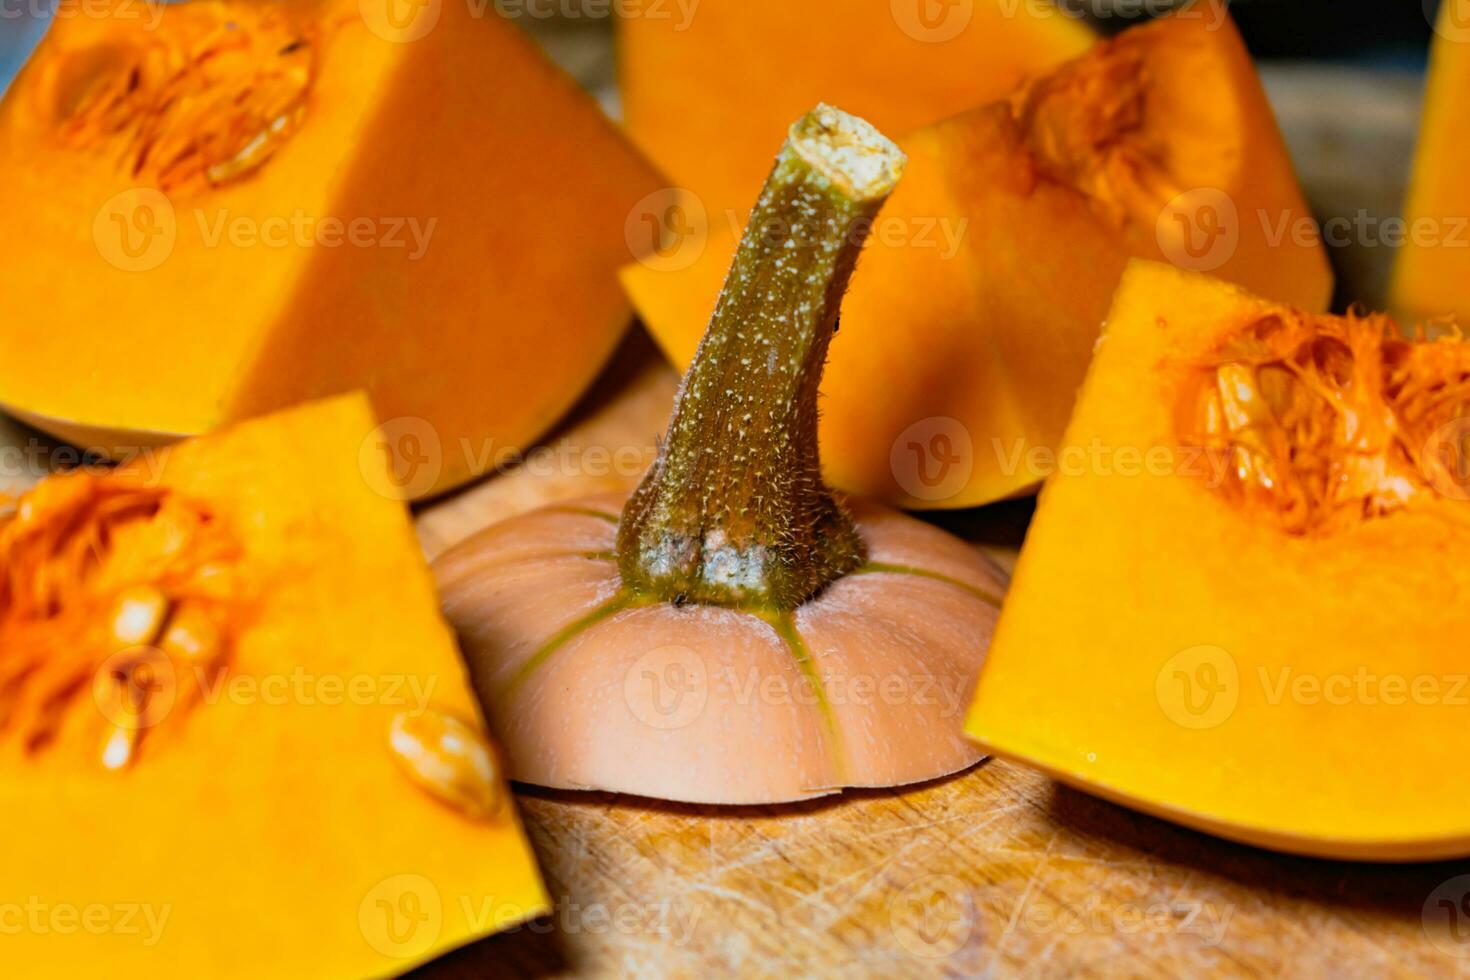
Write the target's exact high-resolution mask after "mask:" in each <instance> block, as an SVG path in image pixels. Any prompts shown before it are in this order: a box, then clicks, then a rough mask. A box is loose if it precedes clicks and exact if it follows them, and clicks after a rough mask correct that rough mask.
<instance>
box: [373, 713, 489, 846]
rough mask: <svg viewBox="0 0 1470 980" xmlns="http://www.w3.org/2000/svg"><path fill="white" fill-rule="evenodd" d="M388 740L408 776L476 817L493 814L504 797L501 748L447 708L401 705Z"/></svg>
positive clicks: (445, 801)
mask: <svg viewBox="0 0 1470 980" xmlns="http://www.w3.org/2000/svg"><path fill="white" fill-rule="evenodd" d="M388 746H389V749H390V750H391V751H392V753H393V758H394V759H396V760H397V761H398V764H399V765H400V766H401V767H402V768H403V771H404V772H405V773H406V774H407V775H408V778H409V779H411V780H413V782H414V783H415V784H417V785H418V786H419V788H421V789H423V790H425V791H426V792H428V794H429V795H430V796H433V797H434V798H435V799H437V800H439V801H440V802H442V803H446V804H448V805H449V806H452V807H454V808H455V809H457V810H459V811H460V812H462V813H464V814H465V815H466V816H468V817H469V818H471V819H472V820H489V819H491V818H493V817H494V816H495V815H496V814H497V813H498V812H499V811H500V809H501V807H502V805H503V803H504V800H503V796H502V791H501V788H500V787H501V783H500V767H499V765H498V764H497V762H496V758H495V750H494V749H493V748H491V746H490V743H489V742H488V741H487V740H486V739H485V737H484V736H483V735H481V734H480V732H479V731H477V730H476V729H474V728H472V727H471V726H469V725H466V724H465V723H464V722H462V721H460V720H459V719H458V718H455V717H453V716H451V715H447V714H445V713H443V712H442V711H435V710H433V709H430V710H428V711H425V712H423V713H422V714H418V715H414V714H410V713H409V712H407V711H400V712H398V713H397V714H395V715H394V716H393V720H392V722H391V723H390V724H389V728H388Z"/></svg>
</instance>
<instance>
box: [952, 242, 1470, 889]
mask: <svg viewBox="0 0 1470 980" xmlns="http://www.w3.org/2000/svg"><path fill="white" fill-rule="evenodd" d="M1467 437H1470V343H1467V342H1466V341H1465V340H1464V339H1462V338H1461V337H1460V336H1459V335H1458V334H1455V333H1450V334H1448V335H1445V336H1439V337H1436V336H1434V335H1433V334H1432V333H1430V332H1426V331H1413V330H1405V329H1403V328H1401V327H1400V326H1399V325H1397V324H1395V323H1394V322H1393V321H1391V320H1390V319H1389V318H1387V317H1386V316H1369V315H1354V316H1346V317H1338V316H1328V315H1315V314H1310V313H1306V312H1303V311H1301V310H1298V309H1294V308H1292V307H1289V306H1285V305H1283V304H1280V303H1277V302H1273V301H1270V300H1264V299H1259V298H1257V297H1254V296H1251V295H1250V294H1248V293H1246V292H1245V291H1243V290H1241V289H1239V288H1238V287H1235V286H1231V285H1228V284H1226V283H1223V282H1219V281H1217V280H1212V279H1209V278H1207V277H1204V276H1200V275H1196V274H1189V273H1182V272H1179V271H1177V270H1174V269H1172V268H1170V267H1167V266H1163V265H1159V264H1155V263H1146V262H1139V263H1136V264H1134V265H1133V266H1132V267H1131V268H1130V269H1129V271H1128V273H1127V274H1126V275H1125V277H1124V280H1123V284H1122V286H1121V287H1120V289H1119V291H1118V295H1117V298H1116V300H1115V301H1114V304H1113V310H1112V312H1111V314H1110V315H1109V317H1108V321H1107V324H1106V326H1105V328H1104V332H1103V338H1102V341H1101V343H1100V345H1099V348H1098V354H1097V358H1096V359H1095V360H1094V362H1093V365H1092V370H1091V372H1090V373H1089V375H1088V378H1087V383H1086V385H1085V386H1084V388H1083V391H1082V395H1081V398H1080V400H1079V403H1078V406H1077V414H1076V416H1075V417H1074V418H1073V420H1072V424H1071V428H1070V430H1069V432H1068V435H1067V438H1066V440H1065V443H1064V448H1063V453H1064V454H1067V457H1068V458H1070V460H1071V461H1070V462H1069V463H1068V464H1067V465H1066V466H1065V467H1064V469H1063V470H1062V472H1060V473H1059V474H1058V475H1057V477H1055V478H1054V479H1053V480H1052V482H1050V483H1049V484H1048V485H1047V487H1046V489H1045V490H1044V491H1043V492H1042V496H1041V503H1040V507H1039V510H1038V511H1037V514H1036V518H1035V521H1034V523H1033V524H1032V527H1031V530H1030V533H1029V535H1028V537H1027V540H1026V546H1025V549H1024V550H1023V552H1022V554H1021V558H1020V562H1019V564H1018V566H1017V568H1016V573H1015V580H1014V584H1013V586H1012V589H1011V593H1010V597H1009V599H1008V601H1007V605H1006V609H1005V611H1004V613H1003V614H1002V616H1001V620H1000V624H999V626H998V627H997V631H996V636H995V643H994V646H993V648H992V650H991V653H990V657H989V659H988V661H987V663H986V667H985V669H984V671H983V672H982V674H981V677H980V682H979V686H978V690H977V693H976V696H975V701H974V705H973V707H972V709H971V713H970V718H969V723H968V730H969V732H970V733H971V734H972V735H974V736H975V737H976V738H977V739H979V740H980V743H981V744H982V745H983V746H984V747H986V748H988V749H991V750H993V751H995V752H997V753H999V754H1002V755H1006V756H1011V757H1014V758H1016V759H1019V760H1022V761H1025V762H1028V763H1031V764H1034V765H1037V766H1040V767H1041V768H1043V769H1045V770H1047V771H1049V772H1051V773H1052V774H1054V775H1055V776H1056V777H1057V778H1059V779H1062V780H1064V781H1066V782H1068V783H1072V784H1073V785H1076V786H1079V787H1081V788H1083V789H1086V790H1089V791H1091V792H1095V793H1097V794H1099V795H1101V796H1104V797H1107V798H1109V799H1113V800H1117V801H1120V802H1123V803H1127V804H1129V805H1132V806H1136V807H1139V808H1140V809H1143V810H1146V811H1148V812H1150V813H1154V814H1158V815H1160V816H1164V817H1167V818H1170V819H1173V820H1177V821H1179V822H1181V823H1184V824H1188V825H1189V826H1192V827H1197V828H1200V829H1202V830H1206V831H1209V832H1211V833H1216V834H1220V835H1222V836H1225V837H1229V838H1233V839H1236V840H1242V841H1247V842H1249V843H1253V844H1258V845H1261V846H1264V847H1272V848H1278V849H1281V850H1286V851H1293V852H1298V853H1303V854H1311V855H1317V856H1323V857H1334V858H1354V859H1384V860H1398V859H1419V858H1442V857H1452V856H1462V855H1465V854H1470V813H1467V811H1466V809H1465V806H1464V791H1463V783H1462V781H1461V780H1459V779H1458V778H1457V776H1456V773H1457V772H1458V770H1459V766H1460V764H1461V756H1462V752H1461V749H1460V746H1459V745H1458V742H1457V740H1456V738H1455V736H1456V733H1457V732H1458V731H1459V730H1460V727H1461V724H1462V721H1463V719H1464V715H1465V711H1466V703H1467V698H1470V684H1467V676H1470V672H1467V668H1466V661H1465V655H1464V637H1465V636H1466V635H1467V633H1470V613H1467V611H1466V606H1465V602H1464V596H1465V595H1466V592H1467V590H1470V570H1467V566H1466V563H1465V561H1464V559H1463V556H1464V555H1465V554H1466V552H1467V549H1470V479H1467V473H1470V468H1467V466H1466V455H1465V450H1466V446H1467V445H1470V438H1467Z"/></svg>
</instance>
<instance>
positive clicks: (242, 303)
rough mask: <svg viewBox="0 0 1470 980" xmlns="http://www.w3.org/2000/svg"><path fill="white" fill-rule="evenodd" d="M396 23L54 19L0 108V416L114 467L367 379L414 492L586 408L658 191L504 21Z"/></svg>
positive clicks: (460, 474) (175, 16)
mask: <svg viewBox="0 0 1470 980" xmlns="http://www.w3.org/2000/svg"><path fill="white" fill-rule="evenodd" d="M382 7H383V4H377V5H376V6H374V5H372V4H362V5H361V7H360V6H359V4H358V3H357V2H355V0H320V2H311V3H300V4H297V3H292V4H279V3H245V2H241V3H231V2H213V0H199V2H192V3H186V4H181V5H168V6H162V7H157V8H155V9H153V10H152V11H151V15H150V16H149V17H139V16H138V11H137V9H136V5H134V4H132V3H129V2H128V0H103V2H101V3H99V4H96V5H94V7H93V8H90V9H89V14H88V16H86V17H67V18H61V19H58V21H57V23H56V24H55V25H54V26H53V28H52V30H51V33H50V35H49V36H48V37H47V38H46V40H45V41H44V43H43V44H42V45H41V46H40V48H39V49H38V50H37V52H36V54H35V55H34V57H33V58H32V60H31V62H30V64H29V65H28V66H27V67H26V69H25V71H24V72H23V73H22V74H21V76H20V77H19V78H18V79H17V80H16V82H15V84H14V85H13V86H12V87H11V89H10V91H9V93H8V95H7V96H6V98H5V101H4V103H3V105H0V177H3V179H0V211H3V212H4V213H5V214H6V216H7V217H6V221H7V230H8V233H9V234H10V236H11V237H12V239H13V240H14V241H18V242H25V243H26V247H25V248H23V249H17V250H15V251H14V254H12V255H11V256H10V257H9V258H8V260H7V263H8V273H7V277H6V296H7V303H6V305H7V313H6V316H5V321H4V324H3V326H0V346H3V349H4V351H5V357H4V359H3V362H0V402H3V403H4V404H5V405H6V406H8V407H9V408H10V409H11V410H13V411H14V412H15V414H17V415H19V416H21V417H23V418H24V419H26V420H27V421H30V422H33V423H34V424H36V425H37V426H39V427H40V428H43V429H45V430H47V431H49V432H52V433H55V434H57V435H60V436H62V437H64V438H67V439H70V440H72V441H75V442H80V443H82V444H85V445H88V446H98V447H102V448H116V447H126V446H135V445H137V444H139V443H140V442H143V443H145V444H146V443H156V442H162V441H166V440H168V439H170V438H172V437H176V436H179V435H185V434H195V433H200V432H205V431H208V430H211V429H213V428H215V427H217V426H219V425H221V424H222V423H225V422H228V421H232V420H236V419H240V418H246V417H250V416H253V415H257V414H260V413H262V412H265V411H269V410H273V409H276V408H281V407H284V406H286V405H290V404H294V403H296V402H298V401H301V400H303V399H306V398H313V397H321V396H327V395H333V394H337V393H340V392H343V391H347V390H351V389H356V388H364V389H367V390H368V391H369V392H370V394H371V396H372V398H373V401H374V404H375V405H376V406H377V408H378V409H379V411H380V412H381V413H382V417H383V418H385V419H398V418H402V419H404V421H403V423H402V424H401V425H400V426H399V427H398V428H396V429H394V430H393V432H394V433H395V434H398V435H400V437H401V438H400V440H398V441H402V442H403V443H404V444H403V445H402V446H401V447H397V448H400V449H401V450H402V456H403V458H401V459H399V460H398V464H399V469H400V473H399V477H400V482H402V483H403V492H404V495H405V496H413V497H421V496H425V495H428V494H432V493H434V492H436V491H440V490H443V489H446V488H448V487H451V486H453V485H455V484H457V483H461V482H463V481H465V480H466V479H468V478H470V477H471V476H473V475H475V474H476V472H477V470H478V469H480V468H483V466H484V462H483V461H484V460H485V459H486V458H493V457H494V456H495V454H497V453H499V452H501V451H502V450H503V449H505V448H506V447H516V446H520V445H524V444H525V443H527V442H528V441H530V440H532V439H534V438H535V437H537V436H538V435H539V434H541V433H542V432H543V431H544V430H545V429H546V428H547V427H549V426H550V425H551V424H552V423H553V422H554V421H555V420H556V418H557V417H558V416H559V415H561V414H562V412H563V411H564V410H565V409H567V408H568V407H569V405H570V404H571V403H572V402H573V401H574V400H575V399H576V398H577V396H578V394H579V393H580V391H581V390H582V389H583V387H584V386H585V385H586V384H587V383H588V382H589V381H590V380H591V378H592V377H593V376H594V375H595V374H596V372H597V371H598V370H599V368H600V366H601V365H602V364H603V362H604V360H605V359H606V357H607V355H608V354H609V353H610V352H611V351H612V349H613V348H614V346H615V345H616V343H617V341H618V338H619V337H620V336H621V334H622V333H623V331H624V328H625V327H626V325H627V323H628V321H629V315H628V309H627V303H626V299H625V298H624V297H623V296H622V293H621V290H620V289H619V288H618V284H617V281H616V273H617V269H618V267H619V266H620V265H622V264H623V263H625V262H627V261H629V260H630V258H631V257H633V254H634V253H632V252H630V249H629V246H628V244H627V241H626V239H625V235H624V230H623V229H624V223H625V218H626V216H627V214H628V212H629V211H630V209H632V208H633V206H634V204H635V203H636V202H637V201H638V200H639V198H640V197H642V196H644V195H645V194H647V193H649V192H650V191H652V190H654V189H655V188H657V187H658V186H660V184H661V181H660V179H659V178H658V177H657V176H656V175H655V174H654V172H653V171H652V170H651V169H650V168H649V167H648V166H647V165H646V164H645V163H644V162H643V161H642V159H641V158H640V157H639V156H638V155H637V154H636V152H635V151H633V150H632V149H631V148H630V146H629V145H628V144H626V143H625V142H624V141H623V139H622V137H621V136H620V135H619V134H618V133H617V132H616V130H615V129H614V128H613V127H612V126H611V125H610V124H609V123H608V122H607V121H606V120H605V119H604V118H603V117H602V116H601V114H600V113H599V111H598V109H597V108H596V106H595V105H594V103H593V102H592V101H591V99H590V98H588V97H587V96H586V95H585V94H584V93H582V92H581V91H579V90H578V89H577V87H576V85H575V83H574V82H573V81H572V80H571V79H569V78H567V77H565V76H564V75H563V74H561V73H560V72H559V71H558V70H557V69H555V68H554V67H552V65H551V64H550V63H549V62H548V61H547V60H546V59H545V58H543V57H542V55H541V54H540V53H539V52H538V51H537V50H536V49H535V48H534V46H533V45H532V44H531V42H530V41H529V40H527V39H526V38H525V37H524V36H523V35H522V33H521V32H520V30H519V29H518V28H516V27H515V26H514V25H512V24H510V23H508V22H506V21H504V20H502V19H501V18H500V17H499V16H496V15H495V13H494V11H493V10H492V11H490V15H489V16H485V17H477V16H474V15H473V13H472V12H471V11H470V10H469V9H468V8H467V7H466V5H465V4H460V3H445V4H438V3H435V4H424V5H418V6H413V5H408V4H394V3H388V4H387V7H388V9H389V10H390V11H392V10H397V8H399V7H402V8H404V9H405V10H409V11H410V12H413V11H417V13H416V14H415V18H418V19H410V20H408V21H403V22H402V23H401V24H400V23H398V22H397V21H393V22H391V23H390V22H388V21H383V22H381V23H380V22H379V21H378V20H376V19H374V18H372V17H368V16H367V14H368V13H369V12H372V11H376V10H381V9H382ZM399 12H400V13H401V12H402V11H399ZM155 18H156V24H155V23H154V20H155ZM419 19H422V20H423V23H422V26H423V27H424V28H425V29H424V30H422V31H420V29H419V27H420V20H419ZM431 19H432V23H430V20H431ZM395 24H396V25H397V26H394V25H395ZM429 28H431V29H429ZM420 35H421V36H420ZM400 429H401V430H402V432H401V433H400V432H399V430H400ZM409 436H412V438H411V439H409V438H408V437H409ZM492 449H493V452H492V451H491V450H492ZM416 463H426V465H414V464H416Z"/></svg>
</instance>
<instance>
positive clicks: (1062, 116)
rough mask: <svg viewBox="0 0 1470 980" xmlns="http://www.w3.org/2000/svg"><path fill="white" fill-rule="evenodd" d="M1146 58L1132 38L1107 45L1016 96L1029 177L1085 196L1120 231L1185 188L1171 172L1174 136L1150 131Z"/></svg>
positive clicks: (1153, 213) (1016, 116)
mask: <svg viewBox="0 0 1470 980" xmlns="http://www.w3.org/2000/svg"><path fill="white" fill-rule="evenodd" d="M1145 54H1146V49H1145V48H1144V47H1143V46H1141V45H1139V44H1137V43H1136V42H1135V41H1134V40H1133V39H1132V38H1130V37H1128V36H1126V35H1125V36H1124V37H1122V38H1119V39H1117V40H1113V41H1105V42H1102V43H1101V44H1099V45H1098V46H1097V47H1095V48H1094V49H1093V50H1092V51H1091V52H1089V53H1088V54H1086V55H1084V56H1083V57H1081V58H1079V59H1077V60H1076V61H1073V62H1070V63H1068V64H1066V65H1064V66H1062V67H1061V68H1059V69H1058V70H1057V71H1055V72H1053V73H1051V74H1048V75H1041V76H1038V77H1036V78H1034V79H1032V80H1031V81H1030V82H1029V83H1027V84H1026V85H1024V86H1022V87H1021V88H1020V89H1018V90H1017V91H1016V92H1015V93H1014V94H1013V95H1012V96H1011V102H1010V108H1011V118H1012V120H1013V122H1014V124H1015V125H1016V127H1017V129H1018V132H1019V134H1020V139H1021V141H1022V144H1023V145H1024V146H1025V148H1026V150H1027V151H1028V159H1029V162H1030V164H1031V166H1032V167H1033V168H1034V173H1032V174H1029V175H1028V176H1031V177H1033V178H1039V179H1043V180H1049V181H1052V182H1054V183H1060V184H1063V185H1065V186H1068V187H1071V188H1073V189H1075V190H1077V191H1079V192H1081V193H1082V194H1083V195H1085V196H1086V198H1087V200H1088V203H1089V205H1090V206H1091V207H1092V209H1093V210H1094V211H1095V212H1096V213H1097V214H1098V215H1099V216H1100V217H1102V218H1104V219H1105V220H1107V221H1108V222H1109V223H1110V224H1111V225H1113V226H1114V227H1122V226H1123V225H1125V224H1127V223H1128V222H1129V221H1130V220H1143V219H1146V220H1147V221H1152V220H1153V219H1154V217H1155V216H1156V215H1157V214H1158V212H1159V210H1160V208H1161V207H1162V206H1163V205H1165V204H1166V203H1167V202H1168V201H1170V200H1172V199H1173V198H1174V197H1175V196H1177V195H1178V194H1179V193H1180V192H1181V191H1182V190H1183V189H1184V188H1182V187H1181V186H1179V185H1178V182H1177V180H1176V179H1175V178H1173V177H1172V175H1171V174H1170V173H1169V168H1168V165H1167V164H1168V144H1167V143H1166V142H1165V139H1164V137H1166V136H1168V135H1169V134H1167V133H1157V132H1155V130H1156V129H1157V128H1158V127H1157V126H1150V125H1149V116H1148V99H1147V95H1148V87H1149V78H1148V73H1147V70H1146V60H1145Z"/></svg>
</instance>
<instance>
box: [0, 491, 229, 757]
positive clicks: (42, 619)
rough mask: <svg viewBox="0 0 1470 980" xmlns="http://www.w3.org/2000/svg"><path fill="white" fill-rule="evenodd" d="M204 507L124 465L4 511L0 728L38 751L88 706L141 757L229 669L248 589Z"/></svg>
mask: <svg viewBox="0 0 1470 980" xmlns="http://www.w3.org/2000/svg"><path fill="white" fill-rule="evenodd" d="M240 557H241V549H240V546H239V543H238V541H237V539H236V537H235V535H234V534H232V533H231V532H230V530H229V529H228V528H227V527H226V526H225V522H224V521H222V520H221V519H220V518H219V517H218V515H216V514H215V513H214V512H213V511H212V510H211V509H210V508H209V507H208V506H207V505H205V504H203V503H201V502H198V501H195V500H192V499H190V498H187V497H185V496H183V495H181V494H179V493H177V492H175V491H172V490H169V489H166V488H161V487H156V486H149V485H145V484H144V483H143V482H142V481H141V480H140V479H139V478H135V477H133V476H131V475H127V474H125V473H122V472H114V473H108V474H105V475H93V474H89V473H82V472H77V473H70V474H63V475H58V476H54V477H51V478H49V479H47V480H44V481H42V482H41V483H40V484H38V485H37V486H36V487H35V488H34V489H33V490H31V491H30V492H29V493H27V494H26V495H25V496H24V497H22V498H21V499H20V501H19V502H18V504H17V506H16V507H15V509H14V510H13V512H12V513H10V514H9V515H8V516H4V517H0V739H3V738H6V737H14V738H17V739H19V740H20V742H21V744H22V745H23V747H24V749H25V751H26V752H27V753H28V754H36V753H39V752H40V751H42V750H43V749H44V748H45V747H46V746H48V745H50V744H51V743H53V742H54V741H56V739H57V738H58V737H59V736H60V735H61V733H62V729H63V725H64V723H65V722H66V721H67V718H68V717H69V716H70V715H71V714H73V713H74V712H75V709H76V708H77V707H78V706H87V707H90V708H91V709H92V710H91V711H90V712H88V713H87V716H86V718H85V719H83V723H84V724H85V725H86V727H87V728H89V729H90V730H93V731H94V732H96V733H97V734H96V737H97V738H98V739H99V740H100V748H99V750H98V753H99V755H98V758H99V759H100V761H101V764H102V765H103V767H104V768H107V769H125V768H127V767H128V766H130V765H132V764H134V763H135V762H136V761H137V759H138V757H139V752H140V748H141V747H142V746H143V745H144V744H145V743H146V742H147V741H148V740H149V739H150V738H151V737H152V736H153V735H154V733H156V732H158V731H161V730H163V729H164V728H165V727H166V726H175V725H178V724H179V720H180V719H181V718H183V717H184V716H185V714H186V713H187V711H188V709H190V708H191V707H192V706H194V705H195V704H196V703H197V702H198V701H199V700H200V699H201V694H202V690H203V685H205V684H206V683H212V682H213V681H214V679H215V678H216V677H217V676H218V673H219V672H220V671H223V670H226V669H228V667H229V664H230V659H231V653H232V646H233V638H234V637H235V636H237V635H238V634H239V632H240V631H241V630H242V629H243V628H244V625H245V623H246V620H247V618H248V616H249V609H250V607H251V600H250V596H251V595H252V589H251V588H250V587H249V586H248V585H247V584H246V582H245V581H244V579H243V572H242V570H241V569H240V567H239V559H240Z"/></svg>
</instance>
